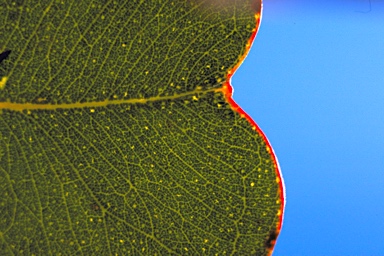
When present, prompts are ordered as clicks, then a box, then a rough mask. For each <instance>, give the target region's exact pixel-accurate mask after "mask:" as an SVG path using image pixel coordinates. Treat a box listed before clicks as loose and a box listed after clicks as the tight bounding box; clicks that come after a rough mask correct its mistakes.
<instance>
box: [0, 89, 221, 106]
mask: <svg viewBox="0 0 384 256" xmlns="http://www.w3.org/2000/svg"><path fill="white" fill-rule="evenodd" d="M208 92H223V88H222V87H221V88H214V89H208V90H200V89H197V90H194V91H190V92H185V93H180V94H176V95H172V96H155V97H150V98H147V99H125V100H104V101H92V102H83V103H80V102H75V103H64V104H36V103H13V102H0V110H3V109H7V110H13V111H20V112H21V111H23V110H39V109H40V110H56V109H72V108H92V107H95V108H96V107H105V106H108V105H118V104H145V103H148V102H154V101H162V100H174V99H178V98H182V97H187V96H192V95H193V96H194V97H192V99H193V100H198V98H197V97H196V96H195V95H196V94H197V93H208Z"/></svg>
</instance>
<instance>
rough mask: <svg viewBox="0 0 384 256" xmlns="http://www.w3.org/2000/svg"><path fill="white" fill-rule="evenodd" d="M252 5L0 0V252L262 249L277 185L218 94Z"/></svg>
mask: <svg viewBox="0 0 384 256" xmlns="http://www.w3.org/2000/svg"><path fill="white" fill-rule="evenodd" d="M260 5H261V3H260V2H259V1H252V0H247V1H245V0H237V1H228V0H225V1H219V0H206V1H203V0H183V1H182V0H179V1H175V0H174V1H171V0H156V1H155V0H145V1H144V0H140V1H139V0H130V1H119V0H115V1H107V0H104V1H90V0H88V1H79V0H72V1H53V0H49V1H6V0H0V35H1V37H0V52H2V53H4V54H3V55H2V57H4V58H2V61H1V63H0V195H1V198H0V252H1V255H170V254H171V255H200V254H205V255H266V254H269V253H271V251H272V248H273V245H274V241H275V240H276V237H277V234H278V232H279V230H280V227H281V220H282V210H283V208H282V207H283V206H282V205H283V197H282V193H283V192H282V181H281V178H280V176H279V171H278V166H277V161H276V159H275V157H274V155H273V152H272V149H271V148H270V146H269V144H268V142H267V140H266V138H265V136H264V135H263V134H262V133H261V131H260V130H259V129H258V128H257V126H256V125H255V124H254V123H253V122H252V121H251V120H250V118H249V117H248V116H247V115H246V114H245V113H244V112H242V110H241V109H240V108H239V107H238V106H237V105H236V104H235V103H234V102H233V100H232V99H231V89H230V85H229V78H230V76H231V74H232V73H233V71H234V69H235V68H236V65H237V64H238V63H240V62H241V61H242V59H243V58H244V56H245V54H246V52H247V51H248V50H249V47H250V46H249V45H250V43H251V41H252V39H253V37H254V36H255V34H256V30H257V27H258V22H259V20H260V19H259V18H260V15H259V14H260V9H261V7H260ZM5 54H6V55H7V57H6V56H5Z"/></svg>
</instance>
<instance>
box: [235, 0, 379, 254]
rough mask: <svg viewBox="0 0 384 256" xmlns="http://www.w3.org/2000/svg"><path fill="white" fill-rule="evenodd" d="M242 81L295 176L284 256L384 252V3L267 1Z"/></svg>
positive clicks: (241, 95)
mask: <svg viewBox="0 0 384 256" xmlns="http://www.w3.org/2000/svg"><path fill="white" fill-rule="evenodd" d="M232 85H233V87H234V95H233V96H234V99H235V101H236V102H237V103H238V104H239V105H240V106H241V107H242V108H243V109H244V111H245V112H247V113H248V114H249V115H250V116H251V117H252V118H253V119H254V120H255V122H256V123H257V124H258V125H259V126H260V127H261V129H262V130H263V131H264V133H265V134H266V136H267V137H268V138H269V140H270V142H271V144H272V146H273V148H274V150H275V152H276V155H277V157H278V159H279V162H280V166H281V169H282V173H283V177H284V180H285V186H286V208H285V215H284V222H283V228H282V231H281V234H280V236H279V238H278V240H277V244H276V247H275V250H274V256H276V255H277V256H278V255H384V133H383V131H384V1H378V0H376V1H375V0H371V8H370V3H369V1H368V0H366V1H365V0H349V1H338V0H334V1H324V0H322V1H309V0H301V1H299V0H297V1H293V0H265V1H264V9H263V16H262V22H261V27H260V30H259V33H258V34H257V36H256V39H255V41H254V43H253V46H252V49H251V51H250V53H249V54H248V57H247V58H246V60H245V61H244V62H243V64H242V65H241V66H240V68H239V69H238V70H237V72H236V73H235V75H234V76H233V78H232Z"/></svg>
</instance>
